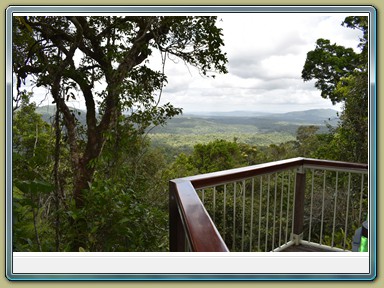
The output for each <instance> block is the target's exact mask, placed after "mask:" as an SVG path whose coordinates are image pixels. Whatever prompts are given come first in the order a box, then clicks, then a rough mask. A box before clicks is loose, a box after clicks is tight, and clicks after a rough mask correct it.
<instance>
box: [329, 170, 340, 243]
mask: <svg viewBox="0 0 384 288" xmlns="http://www.w3.org/2000/svg"><path fill="white" fill-rule="evenodd" d="M338 182H339V171H336V188H335V207H334V210H333V227H332V245H331V247H333V246H334V241H335V229H336V212H337V192H338V191H337V188H338V187H337V186H338Z"/></svg>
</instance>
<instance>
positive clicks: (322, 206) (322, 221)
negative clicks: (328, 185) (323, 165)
mask: <svg viewBox="0 0 384 288" xmlns="http://www.w3.org/2000/svg"><path fill="white" fill-rule="evenodd" d="M326 173H327V171H326V170H324V179H323V202H322V204H321V224H320V245H321V244H322V240H323V225H324V202H325V180H326Z"/></svg>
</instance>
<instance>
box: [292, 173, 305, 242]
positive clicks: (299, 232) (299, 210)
mask: <svg viewBox="0 0 384 288" xmlns="http://www.w3.org/2000/svg"><path fill="white" fill-rule="evenodd" d="M304 196H305V171H304V168H303V167H300V168H299V169H297V171H296V187H295V210H294V221H293V235H292V240H293V241H294V242H295V245H299V244H300V240H302V237H303V228H304Z"/></svg>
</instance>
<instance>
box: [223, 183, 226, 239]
mask: <svg viewBox="0 0 384 288" xmlns="http://www.w3.org/2000/svg"><path fill="white" fill-rule="evenodd" d="M226 210H227V184H224V212H223V214H224V217H223V222H224V223H223V230H224V233H223V240H224V241H225V234H227V233H226V232H227V230H226V218H227V211H226Z"/></svg>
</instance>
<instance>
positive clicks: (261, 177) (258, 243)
mask: <svg viewBox="0 0 384 288" xmlns="http://www.w3.org/2000/svg"><path fill="white" fill-rule="evenodd" d="M259 195H260V199H259V228H258V231H259V233H258V238H257V250H258V251H260V239H261V235H260V234H261V202H262V198H263V176H260V193H259Z"/></svg>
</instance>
